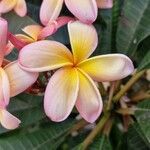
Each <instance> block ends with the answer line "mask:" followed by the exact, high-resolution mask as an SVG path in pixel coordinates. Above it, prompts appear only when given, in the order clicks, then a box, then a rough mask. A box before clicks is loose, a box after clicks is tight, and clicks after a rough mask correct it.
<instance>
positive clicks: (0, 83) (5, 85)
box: [0, 68, 10, 108]
mask: <svg viewBox="0 0 150 150" xmlns="http://www.w3.org/2000/svg"><path fill="white" fill-rule="evenodd" d="M9 99H10V85H9V80H8V76H7V74H6V72H5V71H4V70H3V69H2V68H0V108H3V107H6V106H7V105H8V104H9Z"/></svg>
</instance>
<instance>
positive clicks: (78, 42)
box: [19, 21, 134, 123]
mask: <svg viewBox="0 0 150 150" xmlns="http://www.w3.org/2000/svg"><path fill="white" fill-rule="evenodd" d="M68 31H69V37H70V42H71V47H72V53H71V52H70V51H69V49H68V48H67V47H66V46H64V45H63V44H61V43H59V42H56V41H47V40H43V41H39V42H35V43H32V44H29V45H27V46H25V47H24V48H23V49H22V50H21V51H20V54H19V64H20V66H21V67H22V69H24V70H26V71H30V72H43V71H50V70H53V69H58V68H60V69H58V70H57V71H56V72H55V73H54V75H53V76H52V77H51V79H50V80H49V83H48V85H47V88H46V91H45V97H44V109H45V113H46V115H47V116H48V117H49V118H50V119H51V120H53V121H56V122H59V121H63V120H65V119H66V118H67V117H68V115H69V114H70V113H71V111H72V109H73V107H74V105H75V106H76V108H77V110H78V111H79V112H80V114H81V116H82V117H83V118H84V119H85V120H87V121H88V122H91V123H92V122H94V121H95V120H96V119H97V118H98V117H99V115H100V114H101V112H102V108H103V104H102V98H101V95H100V93H99V90H98V88H97V86H96V84H95V82H94V81H97V82H102V81H115V80H120V79H122V78H124V77H126V76H128V75H129V74H131V73H132V72H133V70H134V67H133V64H132V62H131V60H130V59H129V58H128V57H127V56H125V55H123V54H108V55H101V56H95V57H92V58H88V57H89V56H90V55H91V54H92V53H93V51H94V50H95V48H96V47H97V43H98V37H97V32H96V30H95V28H94V27H93V26H92V25H86V24H83V23H81V22H79V21H75V22H70V23H69V24H68Z"/></svg>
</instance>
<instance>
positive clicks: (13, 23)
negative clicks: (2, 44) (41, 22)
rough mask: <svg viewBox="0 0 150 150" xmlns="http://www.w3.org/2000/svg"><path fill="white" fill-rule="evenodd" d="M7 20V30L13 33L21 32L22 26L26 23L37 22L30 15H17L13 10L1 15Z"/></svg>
mask: <svg viewBox="0 0 150 150" xmlns="http://www.w3.org/2000/svg"><path fill="white" fill-rule="evenodd" d="M3 18H5V19H6V20H7V21H8V26H9V31H11V32H12V33H14V34H18V33H22V30H21V29H22V28H24V27H25V26H27V25H31V24H37V23H36V22H35V21H34V20H32V19H31V18H30V17H28V16H25V17H19V16H18V15H16V14H15V13H13V12H10V13H7V14H5V15H4V16H3Z"/></svg>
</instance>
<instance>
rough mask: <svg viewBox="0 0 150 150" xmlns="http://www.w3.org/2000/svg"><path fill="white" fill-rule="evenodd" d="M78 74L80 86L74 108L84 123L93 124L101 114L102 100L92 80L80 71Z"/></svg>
mask: <svg viewBox="0 0 150 150" xmlns="http://www.w3.org/2000/svg"><path fill="white" fill-rule="evenodd" d="M78 74H79V83H80V84H79V93H78V98H77V102H76V107H77V109H78V111H79V112H80V114H81V116H82V117H83V118H84V119H85V120H86V121H88V122H90V123H93V122H94V121H95V120H96V119H97V118H98V117H99V115H100V114H101V112H102V108H103V103H102V98H101V95H100V93H99V91H98V89H97V87H96V85H95V83H94V82H93V81H92V79H91V78H90V77H89V76H88V75H87V74H85V73H84V72H83V71H81V70H78Z"/></svg>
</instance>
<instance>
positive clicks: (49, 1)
mask: <svg viewBox="0 0 150 150" xmlns="http://www.w3.org/2000/svg"><path fill="white" fill-rule="evenodd" d="M62 5H63V0H43V2H42V5H41V9H40V19H41V22H42V24H43V25H45V26H46V25H47V24H48V23H49V21H54V20H56V19H57V17H58V16H59V14H60V11H61V9H62Z"/></svg>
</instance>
